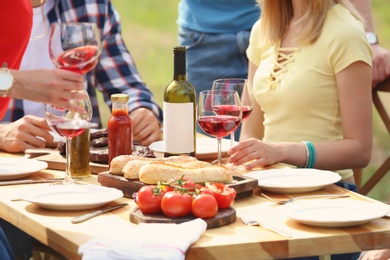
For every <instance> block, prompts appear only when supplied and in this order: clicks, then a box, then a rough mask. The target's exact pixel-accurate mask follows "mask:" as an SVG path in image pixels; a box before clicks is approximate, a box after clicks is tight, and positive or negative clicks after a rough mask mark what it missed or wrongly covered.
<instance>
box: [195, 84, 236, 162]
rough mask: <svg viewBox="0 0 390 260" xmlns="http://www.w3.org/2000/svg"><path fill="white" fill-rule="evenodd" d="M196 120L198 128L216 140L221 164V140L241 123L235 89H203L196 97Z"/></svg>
mask: <svg viewBox="0 0 390 260" xmlns="http://www.w3.org/2000/svg"><path fill="white" fill-rule="evenodd" d="M197 112H198V113H197V121H198V125H199V126H200V128H202V130H203V131H205V132H206V133H207V134H209V135H212V136H215V137H216V138H217V140H218V164H219V165H221V164H222V148H221V140H222V138H223V137H225V136H227V135H229V134H230V133H232V132H234V131H235V130H236V129H237V127H238V126H239V125H240V123H241V119H242V109H241V102H240V98H239V96H238V93H237V91H234V90H205V91H202V92H200V94H199V99H198V111H197Z"/></svg>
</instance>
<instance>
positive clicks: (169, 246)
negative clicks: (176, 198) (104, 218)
mask: <svg viewBox="0 0 390 260" xmlns="http://www.w3.org/2000/svg"><path fill="white" fill-rule="evenodd" d="M206 228H207V223H206V222H205V221H204V220H203V219H200V218H198V219H195V220H191V221H188V222H184V223H181V224H160V223H141V224H139V225H138V226H137V227H136V228H135V232H134V233H132V234H129V237H128V239H126V240H122V241H115V240H110V239H107V238H103V237H97V238H94V239H92V240H90V241H88V242H87V243H85V244H83V245H81V246H80V248H79V254H82V255H83V257H82V259H84V260H90V259H94V260H99V259H169V260H171V259H172V260H176V259H178V260H179V259H180V260H182V259H184V258H185V252H186V251H187V249H188V248H189V247H190V245H191V244H192V243H194V242H196V241H197V240H198V239H199V237H200V236H201V235H202V234H203V233H204V232H205V231H206Z"/></svg>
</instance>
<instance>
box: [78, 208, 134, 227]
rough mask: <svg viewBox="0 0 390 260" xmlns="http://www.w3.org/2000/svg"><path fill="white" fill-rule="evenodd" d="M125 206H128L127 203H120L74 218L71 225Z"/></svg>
mask: <svg viewBox="0 0 390 260" xmlns="http://www.w3.org/2000/svg"><path fill="white" fill-rule="evenodd" d="M126 205H128V204H127V203H122V204H118V205H114V206H110V207H107V208H103V209H99V210H96V211H93V212H91V213H87V214H84V215H81V216H78V217H74V218H73V219H72V220H71V221H72V223H73V224H77V223H80V222H83V221H86V220H87V219H90V218H93V217H96V216H99V215H101V214H103V213H106V212H108V211H111V210H114V209H119V208H121V207H124V206H126Z"/></svg>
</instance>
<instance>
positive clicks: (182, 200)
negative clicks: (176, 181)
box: [161, 191, 192, 218]
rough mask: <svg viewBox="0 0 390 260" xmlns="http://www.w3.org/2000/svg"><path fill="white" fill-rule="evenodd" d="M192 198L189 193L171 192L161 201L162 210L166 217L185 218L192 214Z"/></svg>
mask: <svg viewBox="0 0 390 260" xmlns="http://www.w3.org/2000/svg"><path fill="white" fill-rule="evenodd" d="M191 204H192V197H191V195H190V194H188V193H180V192H177V191H169V192H167V193H165V194H164V196H163V198H162V200H161V209H162V212H163V213H164V215H165V216H168V217H171V218H178V217H184V216H186V215H188V214H190V212H191Z"/></svg>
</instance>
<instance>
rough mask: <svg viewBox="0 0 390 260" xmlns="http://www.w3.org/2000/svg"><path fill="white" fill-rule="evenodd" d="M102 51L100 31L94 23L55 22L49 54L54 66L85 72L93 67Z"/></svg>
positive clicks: (52, 28) (51, 33)
mask: <svg viewBox="0 0 390 260" xmlns="http://www.w3.org/2000/svg"><path fill="white" fill-rule="evenodd" d="M101 52H102V46H101V42H100V36H99V31H98V29H97V27H96V24H94V23H54V24H53V25H52V27H51V32H50V40H49V54H50V58H51V60H52V62H53V63H54V66H56V67H57V68H60V69H65V70H70V71H74V72H78V73H81V74H85V73H87V72H89V71H90V70H91V69H93V68H94V67H95V66H96V64H97V63H98V61H99V56H100V54H101Z"/></svg>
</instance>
